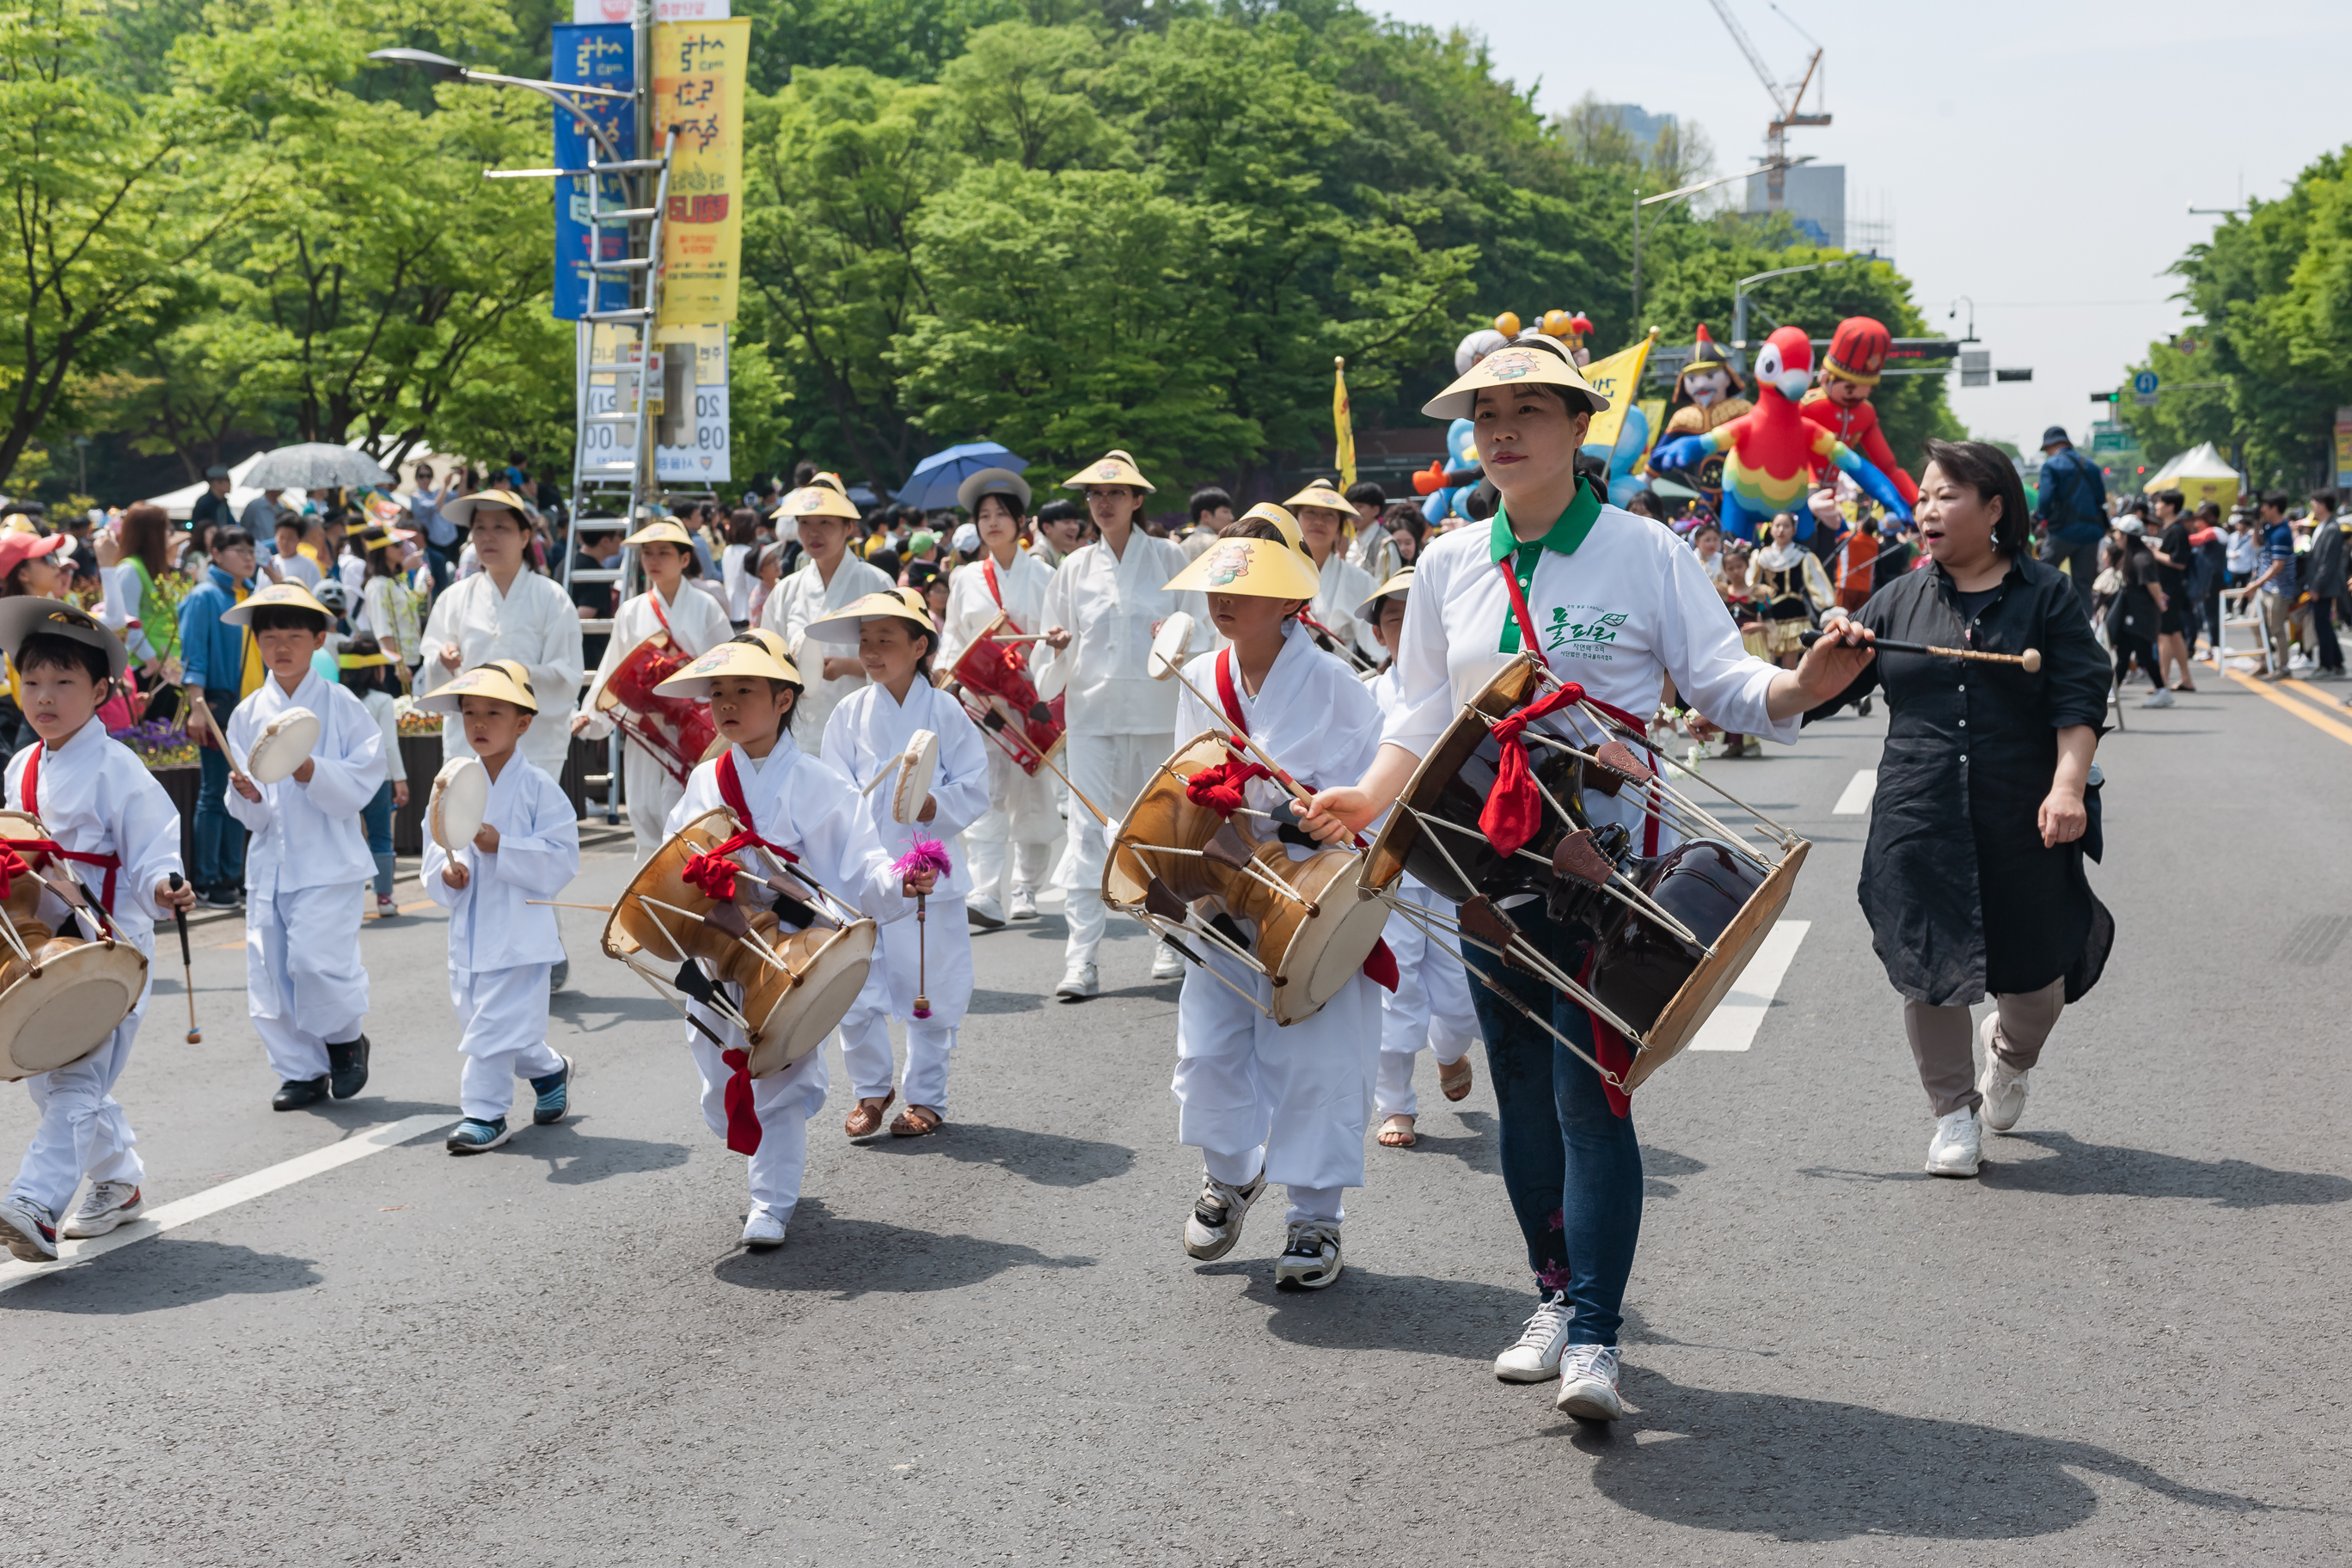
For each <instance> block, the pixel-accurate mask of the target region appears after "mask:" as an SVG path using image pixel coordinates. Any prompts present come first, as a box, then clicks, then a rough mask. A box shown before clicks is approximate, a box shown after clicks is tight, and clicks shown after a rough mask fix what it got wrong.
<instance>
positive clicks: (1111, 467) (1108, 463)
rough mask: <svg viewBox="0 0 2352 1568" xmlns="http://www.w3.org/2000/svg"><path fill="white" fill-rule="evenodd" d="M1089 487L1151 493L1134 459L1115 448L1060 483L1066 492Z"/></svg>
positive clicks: (1150, 488) (1149, 485) (1149, 486)
mask: <svg viewBox="0 0 2352 1568" xmlns="http://www.w3.org/2000/svg"><path fill="white" fill-rule="evenodd" d="M1091 485H1132V486H1134V487H1135V488H1136V489H1139V490H1141V491H1142V492H1143V493H1144V494H1146V495H1150V494H1151V491H1152V487H1151V484H1150V481H1149V480H1147V479H1145V478H1144V477H1143V470H1142V469H1140V468H1137V467H1136V466H1135V459H1134V458H1130V457H1129V456H1128V455H1127V454H1126V453H1125V452H1122V451H1119V450H1118V448H1116V447H1113V448H1112V449H1111V450H1110V451H1108V452H1105V453H1104V454H1103V455H1102V459H1101V460H1100V461H1099V462H1094V463H1089V464H1087V466H1086V467H1085V468H1081V469H1079V470H1078V471H1077V472H1076V473H1075V474H1072V475H1071V476H1070V477H1069V478H1068V479H1064V480H1063V481H1062V488H1063V489H1066V490H1082V489H1087V487H1088V486H1091Z"/></svg>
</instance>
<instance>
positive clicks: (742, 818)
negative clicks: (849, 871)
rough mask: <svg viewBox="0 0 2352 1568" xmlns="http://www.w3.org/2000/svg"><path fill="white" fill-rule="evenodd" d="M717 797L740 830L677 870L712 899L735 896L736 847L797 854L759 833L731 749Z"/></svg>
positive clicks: (787, 859)
mask: <svg viewBox="0 0 2352 1568" xmlns="http://www.w3.org/2000/svg"><path fill="white" fill-rule="evenodd" d="M719 799H720V800H722V801H724V802H726V803H727V809H728V810H730V811H731V812H733V813H734V814H735V820H736V821H738V822H740V823H741V824H742V825H743V830H742V831H741V832H740V833H738V834H736V835H735V836H734V837H731V838H729V839H726V840H724V841H723V842H721V843H719V845H717V846H715V847H712V848H710V849H708V850H705V851H704V852H703V853H701V854H699V855H696V856H694V857H692V858H689V859H688V861H687V863H686V865H685V867H684V868H682V869H681V870H680V871H679V873H678V874H679V875H680V876H682V877H684V878H685V879H687V880H688V881H689V882H691V883H693V884H694V885H695V886H696V887H698V888H699V889H702V891H703V892H705V893H707V894H709V896H710V897H712V898H714V899H719V900H731V899H733V898H734V897H735V874H736V872H737V871H738V870H739V869H740V868H739V867H738V866H737V865H736V864H735V862H734V861H733V860H732V859H730V858H729V857H730V856H731V855H733V854H734V853H735V851H737V850H738V849H749V848H751V847H754V846H757V847H760V848H761V849H765V850H766V851H767V852H768V853H769V854H771V855H773V856H774V857H776V858H778V859H780V860H782V861H783V862H784V863H785V864H787V865H797V864H799V862H800V857H799V856H797V855H795V854H793V852H792V851H791V850H789V849H786V848H784V847H782V845H777V844H771V843H769V842H768V841H767V840H766V839H764V838H762V837H760V835H759V833H758V831H757V829H756V826H755V825H754V823H753V822H752V820H751V805H750V804H749V802H747V801H746V800H745V798H744V795H743V783H742V781H741V780H740V779H739V778H737V777H736V776H735V753H734V752H732V751H730V752H728V753H727V754H726V755H725V756H723V757H720V758H719ZM747 1081H748V1080H747ZM731 1092H732V1091H731V1090H730V1093H731Z"/></svg>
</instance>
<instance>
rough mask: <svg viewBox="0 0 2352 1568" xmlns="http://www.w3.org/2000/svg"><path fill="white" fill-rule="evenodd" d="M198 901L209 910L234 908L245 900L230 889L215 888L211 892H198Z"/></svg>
mask: <svg viewBox="0 0 2352 1568" xmlns="http://www.w3.org/2000/svg"><path fill="white" fill-rule="evenodd" d="M196 902H197V903H198V904H199V905H201V906H202V907H203V908H205V909H208V910H233V909H236V907H237V906H238V905H239V904H242V903H243V902H245V900H243V899H242V898H240V897H238V896H237V894H236V892H235V891H233V890H231V889H226V888H215V889H212V890H211V891H210V892H207V893H198V894H197V895H196Z"/></svg>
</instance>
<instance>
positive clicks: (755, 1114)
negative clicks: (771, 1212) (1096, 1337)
mask: <svg viewBox="0 0 2352 1568" xmlns="http://www.w3.org/2000/svg"><path fill="white" fill-rule="evenodd" d="M719 1060H720V1061H722V1062H725V1063H726V1064H727V1067H728V1069H729V1071H728V1076H727V1147H728V1148H730V1149H731V1150H733V1151H734V1152H736V1153H738V1154H756V1153H758V1152H760V1138H761V1133H762V1132H763V1131H764V1129H762V1128H761V1125H760V1112H759V1110H758V1109H757V1108H756V1107H755V1106H753V1105H752V1103H751V1052H749V1051H721V1052H719ZM1619 1114H1620V1115H1622V1114H1623V1112H1622V1111H1621V1112H1619Z"/></svg>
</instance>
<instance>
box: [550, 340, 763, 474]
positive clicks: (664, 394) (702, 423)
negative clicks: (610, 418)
mask: <svg viewBox="0 0 2352 1568" xmlns="http://www.w3.org/2000/svg"><path fill="white" fill-rule="evenodd" d="M654 353H655V356H656V357H655V361H654V370H653V374H652V375H651V376H650V377H649V378H648V380H649V381H650V383H651V386H650V394H651V395H650V402H651V403H652V405H653V407H652V412H653V419H654V476H655V478H656V479H659V480H660V481H661V482H662V483H663V484H664V485H666V486H669V487H672V488H677V487H680V486H686V487H691V488H694V489H703V488H706V487H708V486H710V485H713V484H717V483H719V481H721V480H724V479H730V478H732V477H733V475H732V473H731V471H730V467H729V463H728V443H729V420H730V405H729V401H728V395H727V329H726V327H725V326H724V325H723V324H720V323H719V322H710V323H707V324H697V325H689V326H679V327H662V328H658V329H656V337H655V340H654ZM636 396H637V334H636V331H635V329H634V328H632V327H627V326H614V325H609V324H605V323H601V322H600V323H599V324H598V325H597V326H596V328H595V330H594V332H593V336H592V338H591V340H590V348H589V363H588V412H589V413H590V414H635V413H636V412H637V406H636ZM581 438H582V439H583V440H584V441H586V442H587V443H588V444H589V447H590V448H591V450H590V451H589V453H588V461H589V462H590V463H592V464H605V463H625V462H627V461H628V460H629V454H630V453H632V452H634V451H635V449H636V440H637V429H636V425H635V421H634V420H622V421H618V422H615V423H611V424H606V423H601V422H594V421H590V422H586V423H584V424H583V427H582V437H581Z"/></svg>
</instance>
